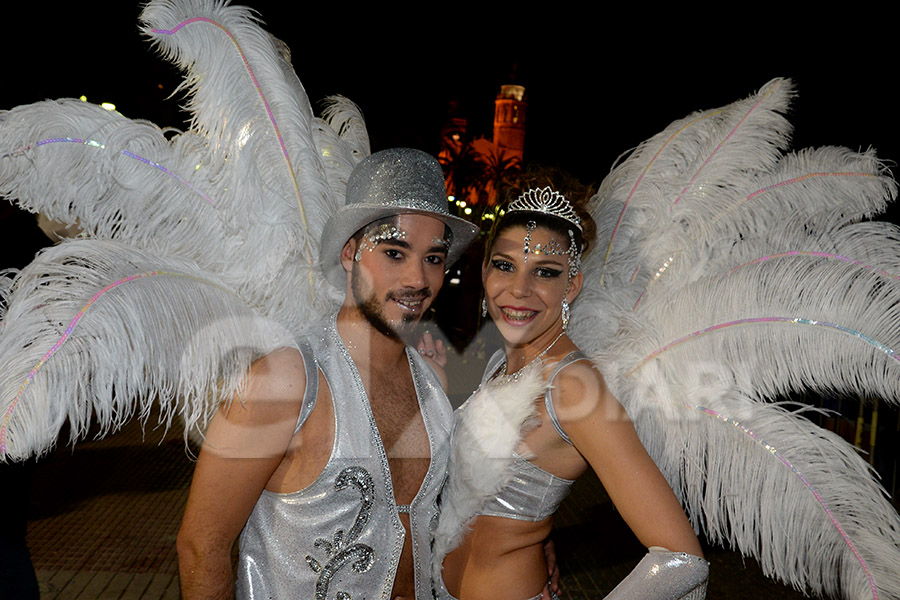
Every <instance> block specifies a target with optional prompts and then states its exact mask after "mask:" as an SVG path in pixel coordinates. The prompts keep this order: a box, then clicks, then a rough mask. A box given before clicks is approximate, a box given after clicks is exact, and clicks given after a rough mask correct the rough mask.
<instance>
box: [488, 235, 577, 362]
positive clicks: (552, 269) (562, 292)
mask: <svg viewBox="0 0 900 600" xmlns="http://www.w3.org/2000/svg"><path fill="white" fill-rule="evenodd" d="M527 234H528V229H527V228H526V227H524V226H513V227H510V228H508V229H505V230H504V231H502V232H501V233H500V234H499V235H498V236H497V237H496V238H495V239H494V245H493V248H492V249H491V253H490V255H488V256H487V258H486V261H485V264H484V267H483V269H482V282H483V284H484V295H485V300H486V302H487V308H488V312H489V313H490V315H491V318H492V319H493V320H494V322H495V323H496V324H497V327H498V329H499V330H500V333H501V334H502V335H503V339H504V340H505V341H506V342H507V343H508V344H512V345H517V346H518V345H524V344H532V343H534V344H537V345H541V343H543V342H544V338H548V339H547V340H546V343H549V342H550V341H552V339H553V338H554V337H556V335H558V334H559V333H560V332H561V331H562V320H561V316H560V315H561V312H562V300H563V298H567V299H568V301H569V302H572V301H573V300H574V299H575V296H577V295H578V292H579V291H580V289H581V273H578V274H577V275H576V276H574V277H572V278H571V279H570V278H569V255H568V254H561V253H560V252H567V251H568V248H569V243H570V242H569V240H568V239H566V238H564V237H563V236H561V235H560V234H558V233H555V232H554V231H552V230H550V229H547V228H545V227H536V228H534V229H532V230H531V235H530V239H529V240H528V246H529V252H528V254H527V255H526V254H525V238H526V235H527ZM538 249H540V254H538V253H537V252H536V251H537V250H538ZM546 249H550V251H549V252H546V251H545V250H546ZM526 256H527V261H526Z"/></svg>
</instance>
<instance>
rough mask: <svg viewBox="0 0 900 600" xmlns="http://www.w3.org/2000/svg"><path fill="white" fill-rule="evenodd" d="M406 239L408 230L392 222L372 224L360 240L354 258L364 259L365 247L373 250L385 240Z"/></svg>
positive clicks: (370, 250) (357, 260)
mask: <svg viewBox="0 0 900 600" xmlns="http://www.w3.org/2000/svg"><path fill="white" fill-rule="evenodd" d="M403 239H406V232H405V231H403V230H402V229H398V228H397V226H396V225H393V224H391V223H382V224H380V225H370V226H369V228H368V229H366V232H365V233H364V234H363V237H362V239H361V240H360V243H359V247H358V248H357V249H356V256H354V257H353V260H355V261H356V262H359V261H360V260H362V252H363V249H368V250H369V252H373V251H374V250H375V247H376V246H377V245H378V244H380V243H381V242H383V241H385V240H403Z"/></svg>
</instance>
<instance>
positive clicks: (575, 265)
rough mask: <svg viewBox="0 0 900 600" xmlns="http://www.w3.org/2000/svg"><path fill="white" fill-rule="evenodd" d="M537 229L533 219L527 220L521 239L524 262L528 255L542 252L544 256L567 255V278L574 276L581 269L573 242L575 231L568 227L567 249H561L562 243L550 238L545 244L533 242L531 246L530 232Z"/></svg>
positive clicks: (579, 258) (576, 247)
mask: <svg viewBox="0 0 900 600" xmlns="http://www.w3.org/2000/svg"><path fill="white" fill-rule="evenodd" d="M535 229H537V223H535V222H534V221H528V224H527V225H526V226H525V239H524V241H523V244H524V247H523V248H522V253H523V254H524V255H525V262H526V263H527V262H528V255H529V254H533V255H535V256H540V255H541V254H544V255H546V256H567V257H568V262H569V279H571V278H572V277H575V275H577V274H578V271H580V270H581V252H580V251H579V250H578V244H577V243H576V242H575V232H574V231H572V230H571V229H569V230H568V231H569V249H568V250H565V251H563V249H562V245H561V244H560V243H559V242H558V241H556V240H550V241H549V242H547V243H546V244H543V245H541V244H535V245H534V247H533V248H532V246H531V233H532V232H533V231H534V230H535Z"/></svg>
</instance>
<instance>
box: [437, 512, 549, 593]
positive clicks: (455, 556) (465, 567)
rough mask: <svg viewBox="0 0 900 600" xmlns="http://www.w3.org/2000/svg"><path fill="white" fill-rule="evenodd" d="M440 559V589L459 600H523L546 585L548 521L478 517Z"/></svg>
mask: <svg viewBox="0 0 900 600" xmlns="http://www.w3.org/2000/svg"><path fill="white" fill-rule="evenodd" d="M470 524H471V526H472V529H471V531H470V532H469V534H468V535H467V536H466V537H465V539H464V540H463V542H462V544H460V546H459V547H458V548H456V549H455V550H454V551H453V552H451V553H450V554H448V555H447V557H446V558H445V559H444V585H445V586H446V588H447V591H448V592H450V593H451V594H452V595H453V596H455V597H456V598H461V599H462V600H524V599H525V598H531V597H533V596H535V595H537V594H539V593H540V592H541V590H542V589H543V587H544V585H546V583H547V561H546V559H545V558H544V540H545V539H546V538H547V536H549V535H550V530H551V528H552V518H547V519H544V520H543V521H540V522H537V523H533V522H531V521H520V520H516V519H506V518H502V517H489V516H478V517H475V519H473V520H472V522H471V523H470Z"/></svg>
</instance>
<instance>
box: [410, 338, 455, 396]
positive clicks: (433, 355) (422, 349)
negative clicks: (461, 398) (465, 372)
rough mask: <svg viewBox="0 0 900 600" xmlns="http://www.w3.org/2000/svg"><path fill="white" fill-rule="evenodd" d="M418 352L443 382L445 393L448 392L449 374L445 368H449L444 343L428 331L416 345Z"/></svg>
mask: <svg viewBox="0 0 900 600" xmlns="http://www.w3.org/2000/svg"><path fill="white" fill-rule="evenodd" d="M416 350H418V352H419V354H421V355H422V357H423V358H424V359H425V362H427V363H428V364H429V365H430V366H431V368H432V369H434V372H435V373H437V376H438V379H440V380H441V385H443V386H444V391H447V385H448V381H447V372H446V371H445V370H444V367H446V366H447V347H446V346H445V345H444V341H443V340H442V339H440V338H435V337H434V336H433V335H431V332H430V331H427V330H426V331H425V333H423V334H422V338H421V339H420V340H419V343H418V344H416Z"/></svg>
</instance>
